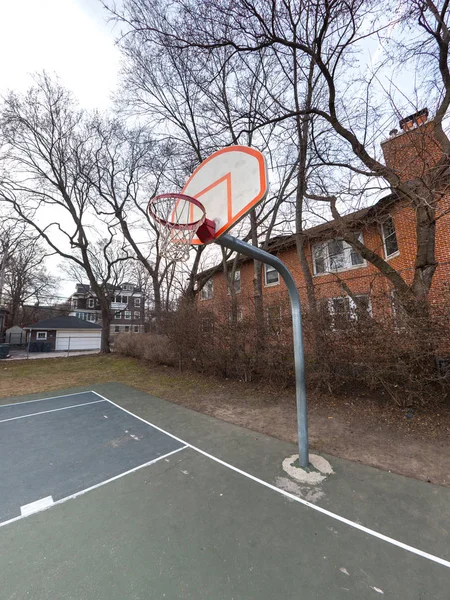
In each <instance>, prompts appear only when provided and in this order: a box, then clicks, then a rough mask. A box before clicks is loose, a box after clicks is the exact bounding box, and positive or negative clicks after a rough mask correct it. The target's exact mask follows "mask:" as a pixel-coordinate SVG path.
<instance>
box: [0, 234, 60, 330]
mask: <svg viewBox="0 0 450 600" xmlns="http://www.w3.org/2000/svg"><path fill="white" fill-rule="evenodd" d="M46 256H47V252H46V251H45V249H44V248H43V245H42V243H40V242H39V240H38V239H36V238H34V239H33V238H29V237H27V236H25V235H24V236H22V237H21V239H20V242H19V243H18V244H17V245H16V248H15V250H14V251H13V252H12V253H10V256H9V260H8V262H7V264H6V273H5V288H4V295H3V297H4V299H5V300H6V303H7V304H8V307H9V312H10V315H9V319H8V320H9V321H10V323H11V324H12V325H17V324H19V320H20V319H22V318H23V307H24V304H26V303H30V302H33V303H37V304H40V303H42V302H46V301H47V300H48V299H51V298H53V296H54V295H55V290H56V287H57V285H58V282H59V279H58V278H57V277H55V276H52V275H51V274H50V273H49V272H48V270H47V269H46V267H45V264H44V260H45V258H46Z"/></svg>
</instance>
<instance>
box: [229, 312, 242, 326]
mask: <svg viewBox="0 0 450 600" xmlns="http://www.w3.org/2000/svg"><path fill="white" fill-rule="evenodd" d="M236 316H237V323H240V322H241V321H242V319H243V318H244V315H243V312H242V308H238V309H237V315H236ZM232 322H233V313H232V312H231V311H230V312H229V313H228V323H230V324H231V323H232Z"/></svg>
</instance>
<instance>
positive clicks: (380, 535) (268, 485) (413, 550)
mask: <svg viewBox="0 0 450 600" xmlns="http://www.w3.org/2000/svg"><path fill="white" fill-rule="evenodd" d="M92 392H93V393H94V394H96V395H97V396H99V397H100V398H103V400H106V401H107V402H110V403H111V404H113V405H114V406H117V408H120V409H121V410H123V411H124V412H126V413H128V414H129V415H131V416H132V417H135V418H136V419H139V421H142V422H143V423H146V424H147V425H150V427H154V428H155V429H157V430H158V431H161V432H162V433H165V434H166V435H168V436H169V437H171V438H173V439H174V440H177V441H178V442H180V443H181V444H185V447H187V448H191V450H195V451H196V452H199V453H200V454H203V456H206V457H207V458H210V459H211V460H213V461H215V462H217V463H219V464H220V465H223V466H224V467H227V468H228V469H231V470H232V471H235V472H236V473H239V474H240V475H243V476H244V477H246V478H247V479H251V480H252V481H255V482H256V483H259V484H260V485H263V486H264V487H266V488H269V489H270V490H273V491H274V492H278V493H279V494H281V495H282V496H285V497H286V498H289V499H290V500H294V501H295V502H298V503H300V504H303V505H304V506H307V507H308V508H311V509H313V510H315V511H317V512H320V513H322V514H323V515H326V516H327V517H330V518H332V519H335V520H336V521H340V522H341V523H344V524H345V525H349V526H350V527H353V528H354V529H358V530H359V531H363V532H364V533H367V534H368V535H371V536H373V537H375V538H378V539H379V540H383V541H384V542H387V543H388V544H392V545H393V546H397V547H398V548H402V550H406V551H407V552H411V553H412V554H416V555H418V556H421V557H422V558H426V559H428V560H431V561H432V562H435V563H438V564H439V565H442V566H444V567H448V568H450V561H448V560H445V559H443V558H440V557H439V556H435V555H434V554H429V553H428V552H424V551H423V550H419V549H418V548H415V547H414V546H410V545H409V544H405V543H403V542H400V541H399V540H396V539H394V538H391V537H389V536H387V535H384V534H383V533H380V532H378V531H374V530H373V529H369V528H368V527H365V526H364V525H360V524H359V523H355V521H351V520H350V519H346V518H345V517H342V516H341V515H338V514H336V513H334V512H331V511H330V510H327V509H326V508H322V507H321V506H318V505H317V504H312V503H311V502H308V501H307V500H304V499H303V498H299V497H298V496H294V494H290V493H289V492H286V491H285V490H282V489H280V488H278V487H276V486H275V485H272V484H271V483H267V481H264V480H262V479H259V478H258V477H255V476H254V475H251V474H250V473H247V472H246V471H242V470H241V469H238V468H237V467H234V466H233V465H230V464H229V463H227V462H225V461H223V460H221V459H220V458H217V457H215V456H213V455H212V454H209V453H208V452H205V451H204V450H201V449H200V448H197V447H196V446H193V445H192V444H189V442H186V441H185V440H182V439H181V438H179V437H177V436H176V435H172V434H171V433H169V432H168V431H166V430H165V429H162V428H161V427H158V426H157V425H154V424H153V423H150V422H149V421H146V420H145V419H142V417H139V416H138V415H135V414H134V413H132V412H130V411H129V410H127V409H126V408H123V407H122V406H120V405H119V404H116V403H115V402H113V401H112V400H109V399H108V398H105V396H102V395H101V394H99V393H98V392H96V391H94V390H92Z"/></svg>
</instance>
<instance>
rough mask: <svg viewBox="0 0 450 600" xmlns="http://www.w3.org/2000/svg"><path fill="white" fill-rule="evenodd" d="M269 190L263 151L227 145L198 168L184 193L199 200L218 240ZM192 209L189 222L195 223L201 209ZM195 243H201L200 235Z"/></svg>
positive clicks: (185, 187)
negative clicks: (213, 224)
mask: <svg viewBox="0 0 450 600" xmlns="http://www.w3.org/2000/svg"><path fill="white" fill-rule="evenodd" d="M267 190H268V180H267V166H266V161H265V159H264V156H263V155H262V154H261V152H259V151H258V150H255V149H254V148H249V147H248V146H228V147H227V148H222V150H218V151H217V152H214V154H211V156H209V157H208V158H207V159H206V160H204V161H203V162H202V163H201V164H200V165H199V166H198V167H197V168H196V169H195V171H194V172H193V173H192V175H191V176H190V177H189V179H188V181H187V182H186V185H185V186H184V188H183V189H182V193H183V194H186V195H188V196H193V197H194V198H197V200H200V202H201V203H202V204H203V206H204V207H205V210H206V217H207V218H208V219H210V220H212V221H214V223H215V226H216V231H215V237H216V238H218V237H220V236H221V235H222V234H223V233H225V232H226V231H228V230H229V229H230V228H231V227H233V226H234V225H236V223H237V222H238V221H240V220H241V219H242V218H243V217H244V216H245V215H246V214H247V213H248V212H249V211H250V210H251V209H252V208H254V207H255V206H256V205H257V204H258V203H259V202H261V201H262V200H263V199H264V198H265V197H266V195H267ZM190 210H191V215H190V219H189V220H190V221H195V220H196V214H195V212H196V211H199V209H198V208H197V207H195V206H194V205H191V208H190ZM199 216H200V213H199ZM197 218H198V217H197ZM192 243H193V244H202V242H201V241H200V240H199V239H198V237H197V236H195V237H194V239H193V241H192Z"/></svg>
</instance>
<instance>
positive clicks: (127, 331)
mask: <svg viewBox="0 0 450 600" xmlns="http://www.w3.org/2000/svg"><path fill="white" fill-rule="evenodd" d="M125 333H130V326H129V325H125Z"/></svg>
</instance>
